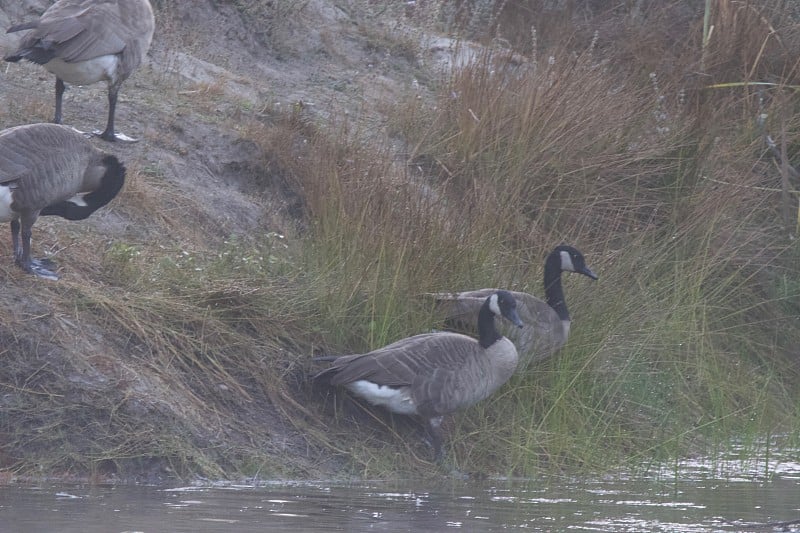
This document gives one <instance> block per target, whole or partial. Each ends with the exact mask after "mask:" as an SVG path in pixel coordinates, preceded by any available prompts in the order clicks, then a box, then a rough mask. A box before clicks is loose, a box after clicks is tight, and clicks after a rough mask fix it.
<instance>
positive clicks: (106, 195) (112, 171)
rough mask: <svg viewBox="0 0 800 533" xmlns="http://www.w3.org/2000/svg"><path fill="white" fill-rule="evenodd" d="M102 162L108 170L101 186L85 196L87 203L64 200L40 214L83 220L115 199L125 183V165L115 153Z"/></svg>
mask: <svg viewBox="0 0 800 533" xmlns="http://www.w3.org/2000/svg"><path fill="white" fill-rule="evenodd" d="M102 162H103V166H105V169H106V171H105V173H104V174H103V179H102V180H101V182H100V187H98V188H97V189H95V190H94V191H92V192H90V193H88V194H86V195H85V196H84V197H83V201H84V202H85V203H86V205H78V204H75V203H73V202H71V201H69V200H64V201H62V202H57V203H55V204H51V205H48V206H47V207H45V208H44V209H42V211H41V212H40V213H39V214H40V215H41V216H48V215H51V216H52V215H54V216H59V217H62V218H66V219H67V220H83V219H85V218H87V217H88V216H89V215H91V214H92V213H94V212H95V211H97V210H98V209H100V208H101V207H103V206H104V205H106V204H107V203H108V202H110V201H111V200H113V199H114V197H115V196H116V195H117V193H118V192H119V191H120V189H122V186H123V185H124V184H125V166H124V165H123V164H122V163H120V161H119V159H117V158H116V157H115V156H113V155H106V156H104V157H103V160H102Z"/></svg>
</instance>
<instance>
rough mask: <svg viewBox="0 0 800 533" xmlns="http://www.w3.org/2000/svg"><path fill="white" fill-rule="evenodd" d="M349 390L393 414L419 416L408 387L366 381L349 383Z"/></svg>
mask: <svg viewBox="0 0 800 533" xmlns="http://www.w3.org/2000/svg"><path fill="white" fill-rule="evenodd" d="M347 388H348V389H349V390H350V391H351V392H352V393H353V394H355V395H356V396H361V397H362V398H364V399H365V400H367V401H368V402H369V403H371V404H372V405H380V406H381V407H385V408H387V409H388V410H390V411H392V412H393V413H399V414H401V415H415V414H417V406H416V405H414V401H413V400H412V399H411V394H409V390H408V387H388V386H386V385H378V384H377V383H373V382H371V381H367V380H366V379H360V380H358V381H354V382H353V383H349V384H348V385H347Z"/></svg>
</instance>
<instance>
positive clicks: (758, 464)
mask: <svg viewBox="0 0 800 533" xmlns="http://www.w3.org/2000/svg"><path fill="white" fill-rule="evenodd" d="M798 519H800V463H798V462H796V461H795V460H790V459H789V458H783V459H771V460H770V461H756V460H750V461H738V460H737V461H719V460H718V461H715V462H704V461H693V462H688V461H687V462H683V463H680V464H676V465H672V466H671V467H670V468H669V469H664V471H660V472H657V473H655V474H651V475H650V476H647V477H637V478H636V479H630V478H626V477H625V476H618V477H614V478H607V479H602V480H569V479H557V478H545V479H541V480H517V481H512V480H493V481H482V482H469V481H451V482H438V483H423V482H411V481H398V482H385V481H381V482H359V483H356V484H334V483H330V482H296V483H292V482H280V483H266V482H261V483H258V484H252V485H232V484H209V485H203V486H184V487H170V488H165V487H147V486H75V485H72V486H66V485H46V484H43V485H39V486H29V485H25V486H20V485H10V486H3V487H0V530H2V531H10V532H38V531H42V532H115V531H118V532H122V531H126V532H133V531H142V532H161V531H175V532H179V531H187V532H189V531H191V532H195V531H237V532H249V531H293V532H295V531H415V532H416V531H421V532H424V531H447V530H457V529H461V530H463V531H499V530H503V529H525V530H528V531H565V530H567V531H614V532H616V531H741V530H747V531H754V530H759V531H765V530H766V531H771V530H774V529H773V528H771V527H768V528H766V529H756V527H755V526H754V525H742V524H744V523H748V524H753V523H766V522H772V521H792V520H798ZM732 522H733V523H732ZM737 524H738V525H737ZM797 527H798V526H796V525H792V526H789V527H788V529H786V530H795V531H797V530H798V529H792V528H797Z"/></svg>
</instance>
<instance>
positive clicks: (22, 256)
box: [11, 217, 58, 281]
mask: <svg viewBox="0 0 800 533" xmlns="http://www.w3.org/2000/svg"><path fill="white" fill-rule="evenodd" d="M35 221H36V217H32V220H31V218H30V217H29V218H27V219H26V218H23V221H22V225H21V228H22V250H21V251H19V250H18V248H19V247H18V244H17V243H18V242H19V241H18V238H17V243H15V246H14V259H15V261H16V263H17V265H18V266H19V267H20V268H21V269H22V270H24V271H25V272H29V273H31V274H33V275H35V276H38V277H40V278H45V279H49V280H52V281H56V280H58V275H57V274H56V273H55V272H53V271H52V270H50V269H51V268H53V267H54V266H55V264H54V263H53V262H52V261H50V260H48V259H31V230H32V228H33V223H34V222H35ZM16 228H17V232H19V229H20V223H19V222H17V224H16ZM11 238H12V240H15V231H14V223H13V222H12V224H11ZM20 252H21V253H20Z"/></svg>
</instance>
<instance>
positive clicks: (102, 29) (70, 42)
mask: <svg viewBox="0 0 800 533" xmlns="http://www.w3.org/2000/svg"><path fill="white" fill-rule="evenodd" d="M119 26H120V22H119V12H118V9H117V7H116V4H112V3H104V4H95V5H93V6H91V7H89V8H83V9H80V10H75V9H74V8H73V9H72V10H71V11H70V10H68V9H65V10H63V11H60V12H58V13H54V14H53V16H51V17H43V18H42V20H41V21H40V23H39V26H38V28H37V30H36V35H37V37H38V39H39V41H40V43H41V45H43V46H46V47H48V48H50V49H52V50H53V52H54V53H55V55H56V56H57V57H60V58H61V59H63V60H64V61H66V62H67V63H75V62H79V61H86V60H89V59H94V58H96V57H100V56H104V55H113V54H119V53H121V52H122V51H123V50H124V49H125V41H124V40H123V39H121V38H120V37H119V36H118V33H119V31H118V30H119Z"/></svg>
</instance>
